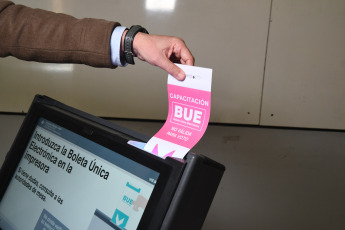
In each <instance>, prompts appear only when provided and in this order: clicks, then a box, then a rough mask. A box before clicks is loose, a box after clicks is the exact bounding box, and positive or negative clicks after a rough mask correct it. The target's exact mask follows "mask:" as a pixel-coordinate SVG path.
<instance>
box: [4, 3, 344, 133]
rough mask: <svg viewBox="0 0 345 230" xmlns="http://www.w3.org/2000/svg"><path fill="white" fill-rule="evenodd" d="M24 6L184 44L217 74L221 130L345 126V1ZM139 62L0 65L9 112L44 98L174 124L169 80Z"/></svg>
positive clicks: (8, 61) (215, 111) (216, 118)
mask: <svg viewBox="0 0 345 230" xmlns="http://www.w3.org/2000/svg"><path fill="white" fill-rule="evenodd" d="M149 2H156V3H155V4H154V6H157V2H160V3H162V2H166V3H173V7H172V8H170V9H171V10H157V9H152V8H151V7H149V6H147V3H149ZM16 3H24V4H26V5H28V6H31V7H38V8H43V9H47V10H53V11H56V12H64V13H67V14H71V15H73V16H75V17H78V18H82V17H96V18H104V19H107V20H118V21H120V22H121V23H122V24H123V25H125V26H128V27H129V26H131V25H133V24H141V25H143V26H145V27H146V28H147V29H148V30H149V31H150V33H153V34H168V35H176V36H179V37H182V38H184V39H185V41H186V43H187V45H188V46H189V48H190V49H191V51H192V52H193V54H194V56H195V58H196V65H197V66H202V67H208V68H212V69H213V70H214V72H213V85H212V112H211V121H212V122H219V123H239V124H254V125H258V124H259V125H273V126H292V127H308V128H326V129H327V128H330V129H344V128H345V90H344V86H345V46H344V42H343V41H344V40H345V27H344V23H343V22H344V21H345V13H344V12H345V0H332V1H323V0H274V1H272V0H259V1H258V0H230V1H223V0H213V1H207V0H188V1H182V0H160V1H155V0H133V1H124V0H116V1H115V0H113V1H100V2H95V1H92V0H75V1H67V0H51V1H47V0H35V1H30V2H27V1H23V0H16ZM170 6H171V5H170ZM270 16H271V17H270ZM136 63H137V64H136V65H135V66H128V67H126V68H118V69H116V70H109V69H95V68H91V67H87V66H84V65H65V64H62V65H54V64H42V63H33V62H24V61H20V60H17V59H15V58H3V59H0V111H2V112H22V111H24V112H25V111H27V109H28V107H29V105H30V103H31V101H32V99H33V97H34V95H35V94H37V93H38V94H45V95H48V96H50V97H53V98H55V99H57V100H60V101H62V102H64V103H66V104H69V105H71V106H74V107H76V108H79V109H81V110H84V111H86V112H89V113H92V114H94V115H98V116H106V117H118V118H142V119H165V118H166V116H167V94H166V78H167V74H166V73H165V72H164V71H162V70H160V69H158V68H155V67H152V66H150V65H148V64H146V63H143V62H140V61H139V60H137V61H136Z"/></svg>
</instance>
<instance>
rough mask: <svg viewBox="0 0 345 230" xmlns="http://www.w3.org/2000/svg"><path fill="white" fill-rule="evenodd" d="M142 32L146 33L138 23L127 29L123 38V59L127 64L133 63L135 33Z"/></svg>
mask: <svg viewBox="0 0 345 230" xmlns="http://www.w3.org/2000/svg"><path fill="white" fill-rule="evenodd" d="M139 32H142V33H146V34H148V32H147V30H146V29H145V28H144V27H142V26H140V25H134V26H131V28H130V29H129V30H128V31H127V34H126V36H125V39H124V43H125V44H124V54H125V60H126V62H127V63H128V64H132V65H134V64H135V63H134V53H133V41H134V37H135V35H136V34H137V33H139Z"/></svg>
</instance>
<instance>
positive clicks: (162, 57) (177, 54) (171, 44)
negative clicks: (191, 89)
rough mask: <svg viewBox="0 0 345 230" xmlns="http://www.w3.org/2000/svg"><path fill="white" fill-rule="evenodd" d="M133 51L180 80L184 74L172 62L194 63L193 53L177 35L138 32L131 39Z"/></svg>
mask: <svg viewBox="0 0 345 230" xmlns="http://www.w3.org/2000/svg"><path fill="white" fill-rule="evenodd" d="M133 51H134V54H135V56H137V57H138V58H139V59H140V60H142V61H146V62H148V63H150V64H151V65H154V66H157V67H160V68H162V69H163V70H165V71H167V72H168V73H169V74H170V75H172V76H173V77H175V78H176V79H178V80H181V81H182V80H184V79H185V78H186V74H185V72H184V71H183V70H182V69H181V68H179V67H178V66H176V65H175V64H174V63H180V64H184V65H194V57H193V55H192V54H191V52H190V51H189V49H188V48H187V46H186V44H185V43H184V41H183V40H182V39H181V38H178V37H172V36H163V35H150V34H145V33H138V34H137V35H136V36H135V38H134V41H133Z"/></svg>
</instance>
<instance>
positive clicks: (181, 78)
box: [177, 73, 185, 81]
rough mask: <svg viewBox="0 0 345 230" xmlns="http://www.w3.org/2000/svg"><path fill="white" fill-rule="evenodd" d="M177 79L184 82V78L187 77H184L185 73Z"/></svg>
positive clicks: (180, 74)
mask: <svg viewBox="0 0 345 230" xmlns="http://www.w3.org/2000/svg"><path fill="white" fill-rule="evenodd" d="M177 77H178V79H179V80H180V81H182V80H184V78H185V76H184V74H183V73H179V74H178V75H177Z"/></svg>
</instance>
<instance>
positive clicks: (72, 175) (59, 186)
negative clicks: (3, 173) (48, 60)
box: [0, 118, 159, 230]
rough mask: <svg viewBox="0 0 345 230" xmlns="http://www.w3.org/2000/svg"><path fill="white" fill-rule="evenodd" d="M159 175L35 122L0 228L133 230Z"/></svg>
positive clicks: (0, 214)
mask: <svg viewBox="0 0 345 230" xmlns="http://www.w3.org/2000/svg"><path fill="white" fill-rule="evenodd" d="M158 177H159V173H158V172H156V171H154V170H152V169H150V168H147V167H145V166H143V165H141V164H139V163H137V162H135V161H133V160H131V159H128V158H126V157H124V156H122V155H120V154H118V153H116V152H114V151H112V150H110V149H107V148H105V147H103V146H101V145H99V144H97V143H95V142H92V141H90V140H88V139H86V138H84V137H82V136H80V135H78V134H76V133H74V132H71V131H70V130H67V129H65V128H63V127H61V126H58V125H56V124H54V123H52V122H50V121H48V120H46V119H44V118H40V120H39V122H38V124H37V126H36V128H35V130H34V132H33V134H32V137H31V139H30V141H29V143H28V145H27V147H26V150H25V152H24V154H23V157H22V159H21V161H20V163H19V165H18V167H17V169H16V172H15V174H14V176H13V178H12V180H11V182H10V185H9V187H8V189H7V190H6V193H5V195H4V197H3V199H2V201H1V204H0V228H1V229H4V230H11V229H15V230H26V229H34V230H36V229H54V230H55V229H56V230H57V229H59V230H65V229H72V230H73V229H88V230H96V229H97V230H99V229H128V230H130V229H136V228H137V226H138V224H139V222H140V219H141V217H142V215H143V212H144V210H145V207H146V205H147V202H148V200H149V199H150V196H151V193H152V191H153V189H154V186H155V184H156V181H157V180H158Z"/></svg>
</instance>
